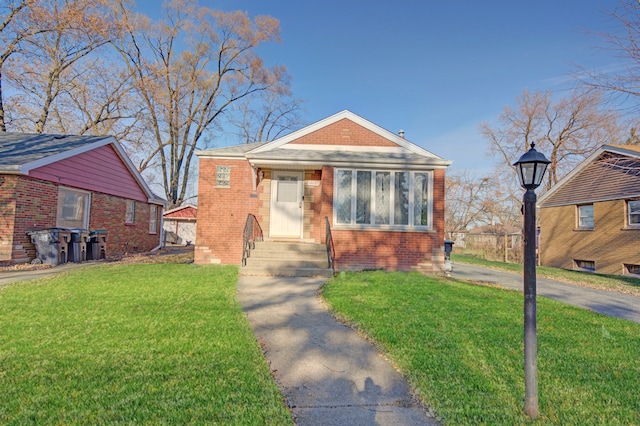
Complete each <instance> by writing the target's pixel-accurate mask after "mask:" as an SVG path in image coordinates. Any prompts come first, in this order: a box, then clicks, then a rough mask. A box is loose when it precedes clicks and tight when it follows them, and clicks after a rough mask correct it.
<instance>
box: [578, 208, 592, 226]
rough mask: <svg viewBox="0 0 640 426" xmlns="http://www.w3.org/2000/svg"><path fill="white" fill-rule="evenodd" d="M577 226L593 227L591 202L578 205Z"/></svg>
mask: <svg viewBox="0 0 640 426" xmlns="http://www.w3.org/2000/svg"><path fill="white" fill-rule="evenodd" d="M578 226H579V227H580V228H593V204H589V205H586V206H579V207H578Z"/></svg>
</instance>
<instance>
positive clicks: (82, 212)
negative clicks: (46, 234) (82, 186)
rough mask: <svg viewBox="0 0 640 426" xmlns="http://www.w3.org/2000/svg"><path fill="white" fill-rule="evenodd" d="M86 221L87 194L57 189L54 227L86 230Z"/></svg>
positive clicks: (87, 211)
mask: <svg viewBox="0 0 640 426" xmlns="http://www.w3.org/2000/svg"><path fill="white" fill-rule="evenodd" d="M88 220H89V193H87V192H80V191H74V190H71V189H67V188H59V189H58V208H57V211H56V226H58V227H61V228H81V229H87V228H88V226H89V224H88Z"/></svg>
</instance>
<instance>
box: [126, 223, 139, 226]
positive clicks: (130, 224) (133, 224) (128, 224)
mask: <svg viewBox="0 0 640 426" xmlns="http://www.w3.org/2000/svg"><path fill="white" fill-rule="evenodd" d="M124 226H136V224H135V223H132V222H125V223H124Z"/></svg>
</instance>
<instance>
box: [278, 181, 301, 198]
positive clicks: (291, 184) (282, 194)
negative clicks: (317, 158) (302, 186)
mask: <svg viewBox="0 0 640 426" xmlns="http://www.w3.org/2000/svg"><path fill="white" fill-rule="evenodd" d="M282 177H283V178H286V176H282ZM277 191H278V196H277V202H278V203H297V202H298V182H297V181H296V180H285V179H280V178H278V190H277Z"/></svg>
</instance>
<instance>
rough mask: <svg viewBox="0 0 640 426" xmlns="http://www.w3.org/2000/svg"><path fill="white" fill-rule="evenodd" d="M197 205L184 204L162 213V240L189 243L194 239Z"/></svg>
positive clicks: (170, 242)
mask: <svg viewBox="0 0 640 426" xmlns="http://www.w3.org/2000/svg"><path fill="white" fill-rule="evenodd" d="M197 217H198V207H196V206H194V205H191V204H185V205H184V206H180V207H176V208H175V209H171V210H167V211H166V212H165V213H164V216H163V218H164V225H163V229H164V240H165V243H168V244H179V245H187V246H188V245H191V244H192V243H193V242H194V241H195V240H196V219H197Z"/></svg>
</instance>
